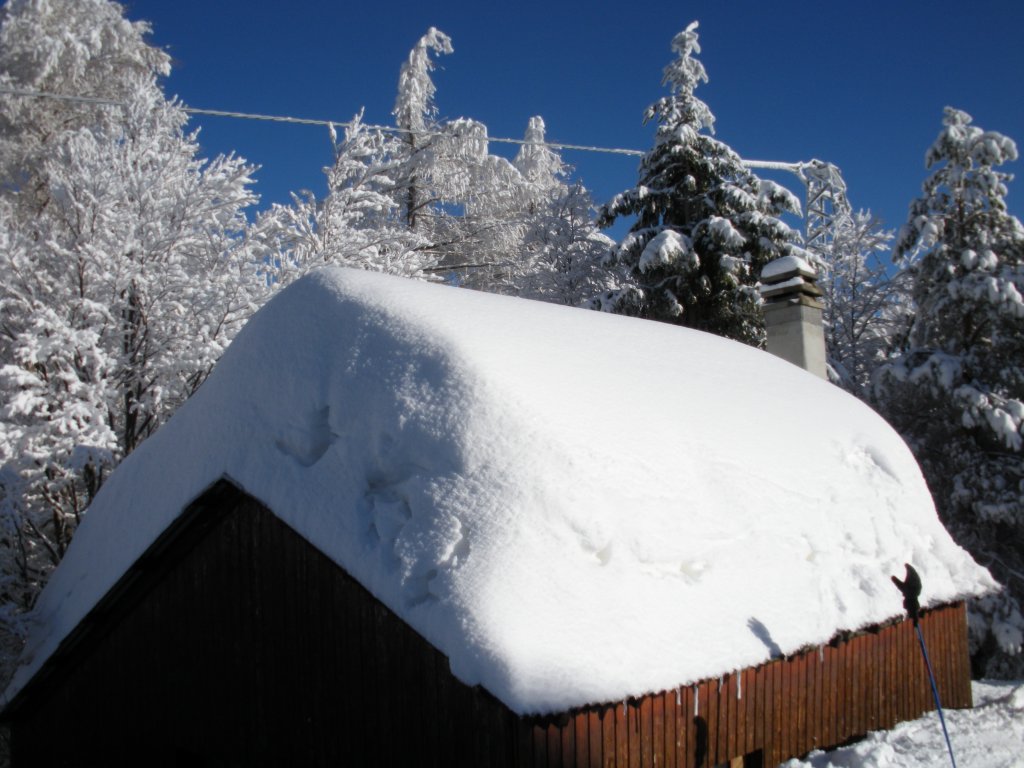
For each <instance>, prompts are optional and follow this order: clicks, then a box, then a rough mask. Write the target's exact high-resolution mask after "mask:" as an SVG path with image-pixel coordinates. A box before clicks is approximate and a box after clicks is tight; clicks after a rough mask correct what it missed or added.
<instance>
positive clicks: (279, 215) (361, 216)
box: [254, 113, 436, 286]
mask: <svg viewBox="0 0 1024 768" xmlns="http://www.w3.org/2000/svg"><path fill="white" fill-rule="evenodd" d="M332 141H333V142H334V164H333V165H332V166H331V167H329V168H325V169H324V172H325V173H326V174H327V196H326V197H325V198H324V199H323V200H322V201H318V200H316V198H315V197H314V196H313V195H312V193H309V192H306V193H304V194H303V195H293V201H292V205H274V206H273V207H272V208H271V209H270V210H269V211H267V212H266V213H265V214H264V215H262V216H261V217H260V220H259V222H258V224H257V226H256V227H255V233H254V240H257V241H258V242H259V243H260V244H261V247H262V253H263V254H264V259H263V260H264V262H265V267H264V269H265V271H266V273H267V275H268V281H269V282H271V283H273V284H275V285H277V286H283V285H286V284H287V283H289V282H291V281H292V280H295V279H297V278H298V277H301V276H302V275H303V274H305V273H306V272H307V271H309V270H311V269H315V268H317V267H321V266H324V265H326V264H339V265H346V266H352V267H359V268H361V269H369V270H374V271H379V272H387V273H389V274H396V275H405V276H409V277H424V276H425V275H427V272H426V270H429V269H430V268H432V267H433V266H435V265H436V259H435V258H434V257H433V256H432V254H431V253H430V252H429V249H428V247H427V246H428V243H427V242H426V240H425V238H423V237H422V236H421V235H419V234H417V233H416V231H415V230H413V229H411V228H410V227H409V226H408V225H407V223H406V221H405V219H404V216H403V212H402V211H401V206H400V204H399V203H398V202H397V201H396V200H395V198H394V196H393V195H392V192H393V191H394V189H395V186H396V185H395V176H396V173H397V172H398V170H399V162H398V161H397V160H396V159H395V157H396V156H397V155H401V151H400V147H399V143H400V139H397V138H395V137H394V136H391V135H388V134H386V133H384V132H383V131H381V130H379V129H376V128H368V127H367V126H366V125H365V124H364V123H363V116H362V113H360V114H358V115H356V117H355V118H354V119H353V120H352V122H351V123H349V124H348V126H347V127H346V129H345V136H344V139H343V140H341V141H338V139H337V136H336V134H335V133H334V132H333V130H332Z"/></svg>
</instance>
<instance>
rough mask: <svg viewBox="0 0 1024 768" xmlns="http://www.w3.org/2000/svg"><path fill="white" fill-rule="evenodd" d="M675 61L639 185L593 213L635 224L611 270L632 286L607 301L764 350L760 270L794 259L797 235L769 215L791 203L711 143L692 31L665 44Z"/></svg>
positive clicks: (654, 112) (653, 109)
mask: <svg viewBox="0 0 1024 768" xmlns="http://www.w3.org/2000/svg"><path fill="white" fill-rule="evenodd" d="M672 50H673V51H674V52H675V53H676V54H677V56H678V58H677V59H676V60H675V61H673V62H672V63H671V64H669V65H668V66H667V67H666V68H665V74H664V78H663V83H664V84H665V85H667V86H668V87H669V90H670V95H668V96H666V97H664V98H662V99H659V100H658V101H657V102H655V103H654V104H653V105H651V106H650V107H649V108H648V109H647V112H646V114H645V121H650V120H656V121H657V123H658V127H657V132H656V136H655V143H654V147H653V148H652V149H651V150H650V151H649V152H648V153H647V154H646V155H645V156H644V158H643V159H642V160H641V163H640V179H639V183H638V184H637V186H636V187H634V188H633V189H630V190H627V191H626V192H623V193H621V194H619V195H617V196H616V197H615V198H614V199H613V200H612V201H611V202H609V203H608V204H607V205H605V206H604V208H603V209H602V211H601V213H600V216H599V221H600V223H601V224H602V225H608V224H611V223H612V222H613V221H614V220H615V219H617V218H618V217H620V216H635V217H636V222H635V223H634V225H633V227H632V229H631V230H630V232H629V234H628V235H627V236H626V238H625V239H624V240H623V242H622V243H620V244H619V246H618V248H617V249H616V251H615V254H614V261H615V262H617V263H619V264H622V265H624V266H626V267H628V268H629V269H630V270H631V272H632V275H633V277H634V278H635V280H636V283H637V285H638V286H639V289H640V290H639V292H637V291H636V290H627V291H622V292H619V293H618V294H613V295H611V296H609V297H607V298H608V299H609V300H610V301H611V302H612V303H613V304H614V305H616V307H617V309H618V311H622V312H628V313H630V314H637V315H640V316H642V317H647V318H652V319H657V320H663V321H666V322H673V323H678V324H681V325H686V326H689V327H691V328H698V329H700V330H704V331H710V332H712V333H717V334H719V335H722V336H727V337H730V338H733V339H737V340H740V341H744V342H746V343H749V344H755V345H760V344H763V341H764V321H763V318H762V317H761V310H760V301H761V300H760V295H759V294H758V291H757V282H758V277H759V275H760V272H761V268H762V267H763V266H764V265H765V264H767V263H768V262H769V261H771V260H773V259H775V258H778V257H780V256H785V255H787V254H789V253H791V252H794V251H795V250H797V247H796V245H795V243H796V240H797V235H796V233H795V232H793V231H792V230H791V229H790V228H789V227H788V226H787V225H786V224H784V223H783V222H782V221H781V220H780V219H779V218H778V216H779V215H781V214H782V213H783V212H785V211H791V212H798V211H799V208H800V205H799V202H798V201H797V199H796V197H794V196H793V195H792V194H791V193H790V192H789V191H788V190H786V189H785V188H784V187H782V186H781V185H778V184H775V183H774V182H771V181H766V180H762V179H759V178H758V177H757V176H755V175H754V174H753V173H751V172H750V170H749V169H747V168H746V167H744V165H743V163H742V161H741V160H740V158H739V156H738V155H737V154H736V153H735V152H734V151H733V150H732V149H730V148H729V147H728V146H727V145H726V144H724V143H722V142H721V141H718V140H717V139H715V138H713V137H712V136H711V135H709V134H710V132H711V131H712V129H713V124H714V117H713V116H712V114H711V110H710V109H708V107H707V105H706V104H705V103H704V102H703V101H701V100H700V99H699V98H697V97H696V96H695V95H694V91H695V89H696V88H697V86H698V85H699V84H700V83H701V81H705V82H706V81H707V74H706V72H705V70H704V66H703V65H702V64H701V63H700V61H698V60H697V59H696V58H695V54H697V53H699V52H700V46H699V43H698V38H697V22H694V23H692V24H690V26H688V27H687V28H686V29H685V30H683V31H682V32H680V33H679V34H678V35H676V36H675V38H674V39H673V41H672Z"/></svg>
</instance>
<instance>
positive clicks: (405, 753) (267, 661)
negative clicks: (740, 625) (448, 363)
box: [5, 483, 971, 768]
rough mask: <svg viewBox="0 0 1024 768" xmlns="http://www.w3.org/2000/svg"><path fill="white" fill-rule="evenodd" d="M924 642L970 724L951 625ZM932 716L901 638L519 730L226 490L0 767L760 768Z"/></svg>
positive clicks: (953, 611) (859, 640)
mask: <svg viewBox="0 0 1024 768" xmlns="http://www.w3.org/2000/svg"><path fill="white" fill-rule="evenodd" d="M921 624H922V629H923V631H924V634H925V637H926V639H927V642H928V645H929V649H930V650H931V654H932V662H933V666H934V668H935V671H936V674H937V676H938V681H939V688H940V691H941V693H942V696H943V703H944V705H946V706H950V707H964V706H970V703H971V694H970V680H969V677H968V675H969V670H968V666H967V649H966V620H965V614H964V609H963V605H962V604H958V605H955V606H947V607H945V608H942V609H939V610H935V611H931V612H928V613H926V614H925V615H924V616H923V618H922V621H921ZM931 707H932V702H931V694H930V690H929V688H928V683H927V679H926V676H925V671H924V666H923V662H922V660H921V655H920V651H919V649H918V646H917V641H916V638H915V636H914V630H913V626H912V625H911V624H909V623H906V622H901V623H897V624H893V625H889V626H886V627H881V628H878V629H877V630H875V631H873V632H866V633H861V634H858V635H856V636H854V637H851V638H846V639H840V640H836V641H834V642H833V643H832V644H830V645H828V646H824V647H822V648H811V649H808V651H807V652H806V653H802V654H799V655H797V656H795V657H792V658H789V659H779V660H776V661H773V662H771V663H769V664H765V665H762V666H760V667H757V668H751V669H745V670H742V671H740V672H737V673H733V674H730V675H726V676H724V677H722V678H721V679H715V680H705V681H701V682H700V683H698V684H695V685H688V686H683V687H681V688H679V689H673V690H669V691H664V692H661V693H657V694H651V695H648V696H643V697H640V698H635V699H629V700H627V701H624V702H617V703H614V704H611V703H610V704H605V705H600V706H591V707H585V708H581V709H579V710H574V711H572V712H567V713H563V714H561V715H559V716H553V717H545V718H519V717H517V716H515V715H513V714H512V713H511V712H510V711H509V710H508V709H507V708H505V707H504V706H503V705H502V704H501V703H500V702H498V701H497V700H496V699H495V698H494V697H493V696H491V695H490V694H489V693H487V692H486V691H484V690H482V689H480V688H471V687H468V686H466V685H464V684H462V683H461V682H459V681H458V680H456V679H455V678H454V677H453V676H452V674H451V672H450V671H449V668H448V662H447V659H446V658H445V657H444V656H443V655H442V654H440V653H439V652H438V651H437V650H436V649H434V648H433V647H431V646H430V645H429V644H428V643H427V642H426V641H424V640H423V639H422V638H421V637H420V636H419V635H417V634H416V633H415V632H414V631H413V630H411V629H410V628H409V627H408V626H407V625H406V624H405V623H404V622H402V621H401V620H399V619H398V618H397V617H396V616H395V615H394V614H393V613H391V611H389V610H388V609H387V608H385V607H384V606H383V605H382V604H381V603H380V602H379V601H377V600H375V599H374V598H373V597H372V596H371V595H370V594H369V593H367V592H366V590H364V589H363V588H362V587H361V586H360V585H359V584H358V583H356V582H355V581H354V580H353V579H351V578H350V577H349V576H348V575H347V574H346V573H345V572H344V571H343V570H342V569H341V568H339V567H337V566H336V565H335V564H334V563H332V562H331V561H330V560H328V559H327V558H326V557H324V556H323V555H322V554H321V553H319V552H318V551H317V550H316V549H315V548H313V547H312V546H311V545H310V544H308V543H307V542H306V541H304V540H303V539H302V538H301V537H299V536H298V535H297V534H295V533H294V531H292V530H291V529H290V528H288V527H287V526H286V525H284V524H283V523H282V522H281V521H280V520H279V519H278V518H276V517H275V516H274V515H273V514H272V513H271V512H270V511H269V510H267V509H266V508H264V507H263V506H262V505H260V504H259V503H257V502H255V501H254V500H252V499H251V498H249V497H247V496H245V495H244V494H242V493H241V492H240V491H238V490H237V489H235V488H234V487H233V486H231V485H230V484H228V483H221V484H218V486H216V487H215V488H214V489H213V490H211V491H210V492H209V493H208V494H207V495H206V496H204V497H203V498H202V499H200V500H199V501H198V502H197V503H196V504H195V505H193V506H192V507H191V508H190V510H189V511H188V512H187V513H186V515H185V516H184V517H183V520H182V523H181V524H180V525H178V526H176V527H175V528H174V529H172V531H170V532H169V533H168V534H167V535H166V536H165V537H163V539H162V540H161V541H160V542H158V543H157V544H156V545H154V547H153V548H152V550H151V551H150V552H149V553H147V556H145V557H144V558H143V559H142V560H141V561H140V563H139V564H138V565H137V566H136V567H135V568H133V570H132V571H131V572H130V573H129V574H127V575H126V577H125V579H124V580H123V582H122V583H121V584H120V585H119V586H118V587H117V588H115V590H114V591H113V592H112V594H111V596H109V597H108V599H105V600H104V601H103V602H102V603H101V605H100V606H98V607H97V609H96V610H95V611H93V613H92V614H90V617H89V618H88V620H87V621H86V622H83V627H82V629H81V630H80V631H78V632H76V633H75V634H74V635H73V636H72V638H70V639H69V641H68V642H66V643H65V644H64V645H63V646H62V648H61V650H60V651H59V652H58V653H57V654H55V656H54V658H53V659H52V660H51V662H50V663H48V664H47V665H46V666H45V667H44V669H43V670H42V671H41V673H40V674H39V675H37V676H36V679H34V680H33V682H32V684H31V685H30V686H29V687H28V688H26V690H25V691H23V694H22V695H21V696H19V697H18V698H17V699H16V700H15V702H14V705H13V707H11V708H9V709H8V711H7V712H6V713H5V716H6V718H8V719H9V720H10V721H11V723H12V734H13V753H14V764H15V765H16V766H17V765H61V764H67V765H90V764H91V765H118V764H121V765H126V764H134V765H179V764H189V765H220V766H229V765H247V766H248V765H275V766H276V765H300V764H301V765H357V766H358V765H427V766H431V765H436V766H461V765H465V766H476V765H488V766H613V765H614V766H634V767H636V768H641V767H644V768H646V766H655V765H657V766H676V767H678V768H691V767H692V766H700V765H707V766H714V765H719V764H722V763H725V762H727V761H728V760H729V759H731V758H733V757H736V756H739V755H744V754H753V753H758V752H759V753H760V754H761V755H763V758H764V764H765V765H774V764H776V763H778V762H779V761H781V760H783V759H785V758H787V757H790V756H795V755H801V754H804V753H806V752H807V751H809V750H811V749H813V748H816V747H825V746H830V745H834V744H837V743H841V742H843V741H845V740H847V739H849V738H850V737H851V736H855V735H858V734H861V733H864V732H866V731H868V730H870V729H877V728H886V727H891V726H892V725H894V724H895V723H896V722H898V721H900V720H906V719H910V718H913V717H917V716H918V715H920V714H921V713H922V712H924V711H926V710H928V709H930V708H931Z"/></svg>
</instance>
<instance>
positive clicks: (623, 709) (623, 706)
mask: <svg viewBox="0 0 1024 768" xmlns="http://www.w3.org/2000/svg"><path fill="white" fill-rule="evenodd" d="M622 716H623V717H628V716H629V713H628V712H627V711H626V700H625V699H623V700H622Z"/></svg>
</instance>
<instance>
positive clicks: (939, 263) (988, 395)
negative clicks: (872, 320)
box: [875, 107, 1024, 673]
mask: <svg viewBox="0 0 1024 768" xmlns="http://www.w3.org/2000/svg"><path fill="white" fill-rule="evenodd" d="M943 123H944V127H943V129H942V132H941V133H940V134H939V137H938V139H937V140H936V142H935V143H934V144H933V145H932V147H931V149H929V151H928V153H927V155H926V164H927V166H928V167H929V168H930V169H932V170H931V175H930V176H928V178H927V179H926V180H925V182H924V185H923V195H922V196H921V197H920V198H919V199H917V200H916V201H914V203H913V204H912V205H911V207H910V214H909V217H908V220H907V223H906V224H905V225H904V226H903V227H902V229H901V230H900V233H899V235H898V237H897V241H896V250H895V256H896V257H897V258H905V259H908V260H909V266H908V270H909V275H910V279H911V280H912V296H913V303H914V315H913V319H912V322H911V324H910V327H909V330H908V332H907V333H906V337H905V340H904V341H903V343H902V345H901V347H900V348H899V349H898V350H897V356H896V357H895V359H893V360H892V361H891V362H890V363H888V364H887V365H886V366H884V367H883V368H882V369H881V370H880V372H879V376H878V379H877V382H876V388H875V395H876V398H877V401H878V403H879V406H880V408H881V409H882V410H883V412H884V413H885V414H886V416H887V417H888V418H889V419H890V421H891V422H892V423H893V424H894V425H895V426H896V428H897V429H898V430H899V431H900V432H901V433H902V434H903V435H904V437H905V438H906V439H907V441H908V443H909V444H910V446H911V447H912V448H913V449H914V452H915V454H916V455H917V458H918V460H919V461H920V463H921V467H922V469H923V471H924V473H925V477H926V478H927V479H928V482H929V485H930V487H931V490H932V493H933V494H934V496H935V500H936V504H937V506H938V508H939V512H940V514H941V516H942V518H943V520H944V521H945V523H946V525H947V527H949V528H950V530H951V532H952V533H953V534H954V536H955V537H956V538H957V540H958V541H959V542H960V543H961V544H963V545H964V546H965V547H967V548H968V549H969V550H970V551H971V552H972V553H973V554H974V555H975V557H976V558H977V559H978V560H979V561H980V562H982V563H983V564H985V565H987V566H989V568H990V569H991V570H992V572H993V574H994V575H996V577H997V578H999V579H1000V580H1001V581H1002V582H1003V583H1004V584H1005V585H1006V586H1007V588H1008V589H1007V590H1006V591H1005V592H1004V593H1003V594H1002V595H1001V596H998V597H995V598H990V599H989V600H987V601H983V602H981V603H979V604H976V605H975V606H974V607H973V609H972V622H971V626H972V635H973V639H974V640H975V642H976V645H977V646H979V647H980V649H981V653H980V654H979V655H977V657H976V661H983V658H982V657H984V656H986V655H988V654H989V653H990V652H992V651H993V650H995V649H996V648H997V647H998V648H1001V649H1002V650H1004V651H1008V652H1011V653H1017V654H1018V655H1017V657H1016V658H1017V661H1016V667H1017V670H1016V671H1017V672H1018V673H1019V671H1020V669H1021V667H1022V665H1021V656H1020V654H1019V652H1020V647H1021V643H1022V638H1024V635H1022V633H1024V620H1022V618H1021V614H1020V610H1019V603H1020V601H1021V599H1022V598H1024V546H1022V542H1024V428H1022V424H1024V227H1022V226H1021V222H1020V221H1019V220H1018V219H1017V218H1015V217H1014V216H1012V215H1010V214H1009V213H1008V212H1007V209H1006V203H1005V201H1004V197H1005V195H1006V193H1007V182H1008V181H1009V180H1010V176H1009V175H1008V174H1006V173H1005V172H1002V171H1000V170H998V167H999V166H1000V165H1002V164H1003V163H1005V162H1008V161H1012V160H1015V159H1016V158H1017V147H1016V145H1015V144H1014V142H1013V141H1012V140H1010V139H1009V138H1007V137H1006V136H1003V135H1001V134H999V133H995V132H992V131H983V130H982V129H980V128H978V127H977V126H974V125H972V124H971V117H970V116H969V115H967V114H965V113H964V112H961V111H959V110H956V109H952V108H948V107H947V109H946V111H945V117H944V120H943ZM1003 662H1004V663H1006V658H1005V657H1004V658H1003ZM1010 663H1011V664H1012V662H1010ZM988 671H989V672H994V671H997V670H996V669H993V668H990V669H989V670H988Z"/></svg>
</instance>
